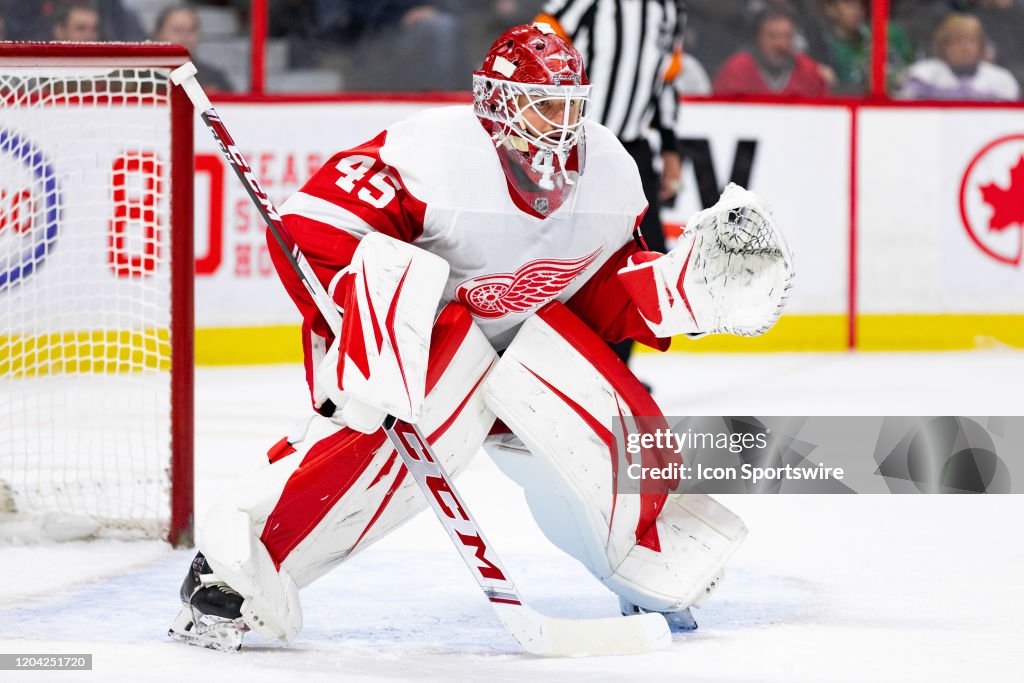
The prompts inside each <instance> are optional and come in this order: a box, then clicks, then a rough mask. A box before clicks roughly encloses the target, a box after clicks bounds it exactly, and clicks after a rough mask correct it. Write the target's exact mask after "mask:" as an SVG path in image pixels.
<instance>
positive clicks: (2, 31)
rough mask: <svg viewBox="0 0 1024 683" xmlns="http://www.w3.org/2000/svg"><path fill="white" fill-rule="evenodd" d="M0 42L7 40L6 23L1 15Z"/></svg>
mask: <svg viewBox="0 0 1024 683" xmlns="http://www.w3.org/2000/svg"><path fill="white" fill-rule="evenodd" d="M0 40H7V22H6V21H5V20H4V15H3V14H0Z"/></svg>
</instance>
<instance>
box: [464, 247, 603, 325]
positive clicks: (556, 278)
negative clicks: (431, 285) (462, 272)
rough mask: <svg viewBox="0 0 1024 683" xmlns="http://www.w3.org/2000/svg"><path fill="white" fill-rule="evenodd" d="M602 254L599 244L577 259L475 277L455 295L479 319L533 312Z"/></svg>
mask: <svg viewBox="0 0 1024 683" xmlns="http://www.w3.org/2000/svg"><path fill="white" fill-rule="evenodd" d="M600 253H601V248H600V247H598V248H597V249H595V250H594V251H592V252H591V253H589V254H587V255H586V256H581V257H580V258H576V259H539V260H536V261H530V262H529V263H527V264H525V265H523V266H520V267H519V268H517V269H516V271H515V272H514V273H495V274H493V275H482V276H480V277H475V278H472V279H470V280H466V281H464V282H462V283H460V284H459V286H458V287H456V288H455V298H456V299H458V301H459V303H461V304H462V305H464V306H465V307H466V308H468V309H469V310H470V312H471V313H472V314H473V315H475V316H476V317H478V318H502V317H504V316H506V315H508V314H509V313H525V312H526V311H532V310H534V309H536V308H540V307H541V306H543V305H544V304H546V303H548V302H549V301H552V300H554V299H555V297H557V296H558V295H559V294H561V293H562V291H563V290H564V289H565V288H566V287H568V286H569V285H570V284H572V281H573V280H575V279H576V278H577V277H578V276H579V274H580V273H582V272H583V271H584V270H586V269H587V266H589V265H590V264H591V263H593V262H594V259H596V258H597V256H598V254H600Z"/></svg>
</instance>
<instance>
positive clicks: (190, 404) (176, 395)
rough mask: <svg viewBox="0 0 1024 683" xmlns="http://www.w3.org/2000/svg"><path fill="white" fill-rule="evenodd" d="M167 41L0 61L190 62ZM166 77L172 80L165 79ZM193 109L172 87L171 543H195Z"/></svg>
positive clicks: (3, 56)
mask: <svg viewBox="0 0 1024 683" xmlns="http://www.w3.org/2000/svg"><path fill="white" fill-rule="evenodd" d="M190 58H191V57H190V56H189V53H188V51H187V50H186V49H184V48H182V47H180V46H177V45H171V44H168V43H29V42H0V62H2V63H3V64H5V65H9V66H18V67H32V66H39V67H54V66H82V67H94V66H99V67H106V66H110V67H124V68H133V67H151V68H161V69H174V68H177V67H179V66H181V65H182V64H184V63H186V62H188V61H189V60H190ZM168 82H169V81H168ZM193 120H194V119H193V107H192V103H191V102H190V101H189V99H188V96H187V95H185V93H184V91H183V90H181V89H180V88H176V87H173V86H172V87H171V90H170V131H171V144H170V148H171V160H170V161H171V170H170V174H169V176H170V177H169V179H170V192H169V194H168V197H169V198H170V206H169V216H170V221H171V229H170V230H169V242H170V254H171V311H170V313H171V316H170V318H171V330H170V339H171V435H170V437H171V443H170V452H171V463H170V489H171V490H170V500H171V509H170V515H169V521H170V525H169V528H168V534H167V540H168V541H169V542H170V543H171V545H173V546H175V547H179V546H191V545H192V544H193V540H194V532H193V518H194V510H193V508H194V455H195V453H194V440H195V430H194V398H193V392H194V370H193V368H194V351H193V339H194V302H193V287H194V272H193V258H194V255H193V225H192V221H193V192H194V188H193V183H194V179H193V170H192V166H193Z"/></svg>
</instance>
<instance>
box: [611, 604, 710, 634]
mask: <svg viewBox="0 0 1024 683" xmlns="http://www.w3.org/2000/svg"><path fill="white" fill-rule="evenodd" d="M619 609H620V611H621V612H622V616H624V617H631V616H633V615H636V614H649V613H650V610H646V609H643V608H642V607H637V606H636V605H634V604H633V603H631V602H630V601H629V600H626V599H625V598H619ZM655 614H660V615H661V616H663V617H665V621H667V622H668V628H669V630H670V631H672V633H682V632H685V631H696V630H697V620H696V619H694V618H693V612H691V611H690V608H689V607H687V608H686V609H683V610H679V611H676V612H655Z"/></svg>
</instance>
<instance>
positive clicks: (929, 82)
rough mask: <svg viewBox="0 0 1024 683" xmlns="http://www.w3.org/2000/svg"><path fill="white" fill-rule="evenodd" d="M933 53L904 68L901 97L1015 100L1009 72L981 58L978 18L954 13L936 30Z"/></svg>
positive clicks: (1014, 85) (1017, 90) (1015, 89)
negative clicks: (905, 69) (905, 72)
mask: <svg viewBox="0 0 1024 683" xmlns="http://www.w3.org/2000/svg"><path fill="white" fill-rule="evenodd" d="M933 51H934V53H935V56H934V57H932V58H929V59H923V60H921V61H918V62H915V63H914V64H912V65H911V66H910V68H909V69H908V70H907V76H906V79H905V81H904V84H903V88H902V90H901V91H900V97H902V98H905V99H914V100H1018V99H1020V85H1019V84H1018V83H1017V80H1016V79H1015V78H1014V77H1013V74H1011V73H1010V72H1009V71H1007V70H1006V69H1004V68H1003V67H1001V66H996V65H995V64H990V63H988V62H985V61H983V58H984V56H985V34H984V32H983V31H982V28H981V22H980V21H979V20H978V18H977V17H973V16H971V15H969V14H961V13H953V14H950V15H949V16H948V17H946V18H945V20H943V22H942V23H941V24H939V26H938V28H937V29H935V36H934V40H933Z"/></svg>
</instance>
